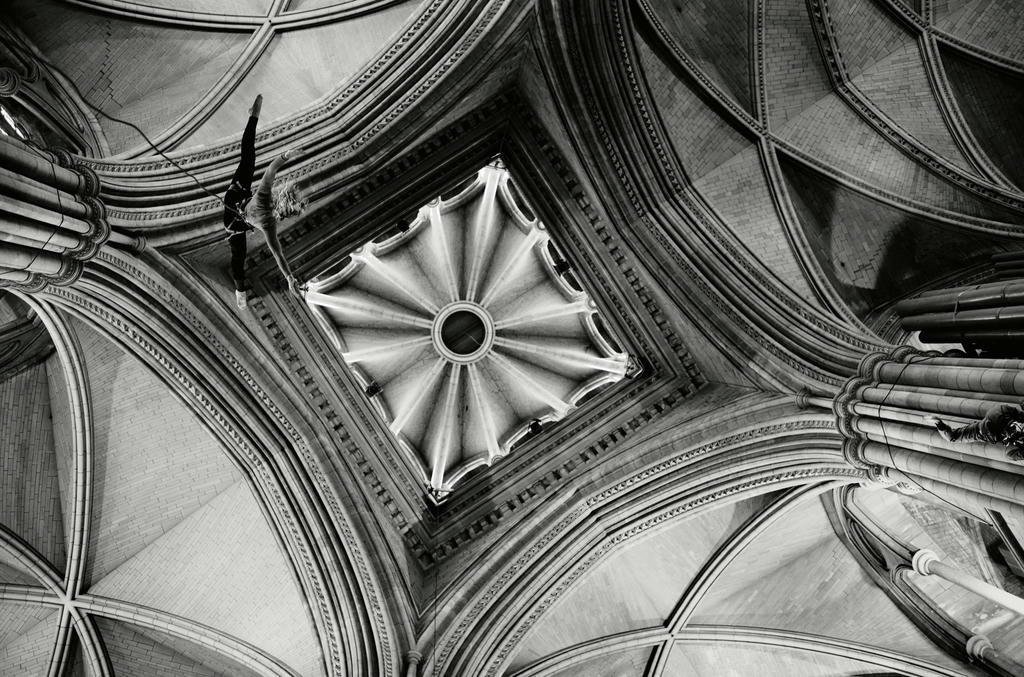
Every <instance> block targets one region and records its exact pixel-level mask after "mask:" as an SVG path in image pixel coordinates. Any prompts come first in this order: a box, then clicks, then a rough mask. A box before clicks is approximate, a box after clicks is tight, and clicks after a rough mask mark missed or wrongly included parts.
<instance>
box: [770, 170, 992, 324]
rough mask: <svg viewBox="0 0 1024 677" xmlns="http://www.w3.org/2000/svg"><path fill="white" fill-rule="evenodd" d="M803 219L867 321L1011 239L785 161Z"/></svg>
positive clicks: (834, 277) (825, 265)
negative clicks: (916, 210)
mask: <svg viewBox="0 0 1024 677" xmlns="http://www.w3.org/2000/svg"><path fill="white" fill-rule="evenodd" d="M781 165H782V169H783V175H784V176H785V179H786V185H787V187H788V190H789V195H790V199H791V200H792V202H793V206H794V207H795V209H796V213H797V218H798V219H799V222H800V225H801V227H802V228H803V229H804V235H805V237H806V239H807V242H808V244H809V245H810V248H811V251H812V252H813V254H814V256H816V257H817V258H818V263H819V265H820V267H821V269H822V271H824V273H825V275H826V276H828V277H829V278H830V279H831V281H832V284H833V286H834V288H835V289H836V291H837V292H838V293H839V295H840V297H842V298H844V299H845V300H846V301H847V303H848V304H849V305H850V308H851V309H852V310H853V311H854V312H855V313H857V314H859V315H861V316H862V317H864V316H865V315H866V313H867V312H868V311H869V310H870V309H871V308H875V307H877V306H878V305H879V304H883V303H887V302H889V301H891V300H893V299H895V298H898V297H900V296H902V295H905V294H908V293H910V292H911V291H913V290H914V289H915V288H917V287H919V286H921V285H924V284H927V283H928V281H929V280H933V279H938V278H940V277H942V276H943V275H946V274H947V273H948V271H949V270H950V269H952V268H959V267H962V266H963V265H965V264H966V265H973V264H981V263H984V262H986V261H987V260H988V256H989V254H991V253H992V252H994V251H999V250H1000V249H1001V248H1003V247H1005V246H1008V245H1009V242H1010V240H1008V239H1004V238H999V237H996V236H992V235H979V234H978V233H973V232H970V231H967V230H964V229H960V228H957V227H955V226H951V225H948V224H944V223H939V222H936V221H933V220H931V219H926V218H923V217H920V216H917V215H913V214H909V213H907V212H904V211H902V210H900V209H896V208H895V207H892V206H890V205H886V204H883V203H881V202H878V201H876V200H873V199H871V198H869V197H866V196H864V195H862V194H860V193H858V192H856V191H853V190H850V189H849V188H846V187H844V186H841V185H840V184H838V183H836V182H834V181H831V180H830V179H828V178H827V177H825V176H823V175H821V174H819V173H818V172H816V171H815V170H813V169H810V168H808V167H805V166H804V165H802V164H801V163H799V162H796V161H791V160H786V159H783V161H782V163H781Z"/></svg>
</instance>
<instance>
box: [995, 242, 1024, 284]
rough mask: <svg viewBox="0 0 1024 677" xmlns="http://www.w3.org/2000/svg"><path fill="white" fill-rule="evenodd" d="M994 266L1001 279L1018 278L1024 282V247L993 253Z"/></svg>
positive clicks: (996, 274)
mask: <svg viewBox="0 0 1024 677" xmlns="http://www.w3.org/2000/svg"><path fill="white" fill-rule="evenodd" d="M992 267H993V268H995V276H996V277H997V278H998V279H1000V280H1012V279H1016V280H1017V281H1018V282H1024V249H1021V250H1020V251H1015V252H1000V253H999V254H993V255H992Z"/></svg>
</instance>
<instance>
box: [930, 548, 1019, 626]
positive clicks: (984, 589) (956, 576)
mask: <svg viewBox="0 0 1024 677" xmlns="http://www.w3.org/2000/svg"><path fill="white" fill-rule="evenodd" d="M911 566H913V567H914V571H916V572H917V573H919V574H921V575H922V576H931V575H935V576H938V577H939V578H942V579H944V580H947V581H949V582H950V583H953V584H954V585H957V586H959V587H961V588H963V589H964V590H970V591H971V592H973V593H974V594H976V595H978V596H979V597H984V598H985V599H987V600H989V601H991V602H995V603H996V604H998V605H999V606H1001V607H1004V608H1006V609H1009V610H1010V611H1013V612H1014V613H1016V614H1018V615H1020V616H1024V599H1021V598H1020V597H1017V596H1016V595H1011V594H1010V593H1008V592H1007V591H1005V590H1003V589H1001V588H997V587H996V586H994V585H990V584H989V583H986V582H985V581H983V580H980V579H977V578H975V577H974V576H971V575H969V574H965V573H964V572H962V571H960V570H959V569H957V568H956V567H951V566H949V565H948V564H946V563H945V562H943V561H941V560H940V559H939V557H938V555H936V554H935V553H934V552H932V551H931V550H918V551H917V552H915V553H914V559H913V560H912V562H911Z"/></svg>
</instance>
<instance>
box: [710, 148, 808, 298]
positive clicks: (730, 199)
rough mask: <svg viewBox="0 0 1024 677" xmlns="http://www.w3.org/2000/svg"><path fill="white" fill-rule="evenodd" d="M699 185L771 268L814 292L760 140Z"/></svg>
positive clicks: (795, 286)
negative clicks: (774, 191)
mask: <svg viewBox="0 0 1024 677" xmlns="http://www.w3.org/2000/svg"><path fill="white" fill-rule="evenodd" d="M694 187H695V188H696V189H697V192H699V193H700V194H701V195H703V196H704V198H705V199H706V200H707V201H708V202H709V203H710V204H711V206H712V207H713V208H714V209H715V210H716V211H717V212H718V214H719V215H720V216H721V217H722V219H723V220H724V221H725V223H726V224H727V225H728V227H729V228H730V229H731V230H732V232H733V233H734V234H735V235H736V237H737V238H739V240H740V242H742V243H743V244H744V245H745V246H746V247H747V249H748V250H749V251H750V253H751V254H752V255H753V256H755V257H757V258H758V259H759V260H760V261H761V263H763V264H764V265H765V266H766V267H767V268H768V270H770V271H771V272H772V273H773V274H775V275H776V276H777V277H778V278H779V279H781V280H782V281H783V282H784V283H785V284H786V285H787V286H789V288H790V289H792V290H793V291H794V292H796V293H797V294H798V295H799V296H800V297H802V298H804V299H808V300H810V299H813V298H814V292H813V291H812V290H811V288H810V286H809V285H808V283H807V279H806V278H805V277H804V273H803V269H802V267H801V264H800V261H799V260H798V259H797V256H796V253H795V252H794V251H793V249H792V248H791V247H790V246H789V244H788V235H787V233H786V227H785V225H783V223H782V220H781V219H780V218H779V213H778V210H777V209H776V206H775V201H774V199H773V197H772V193H771V190H770V189H769V186H768V181H767V179H766V178H765V175H764V165H763V164H762V162H761V155H760V153H759V152H758V149H757V147H756V146H748V147H747V148H746V149H745V150H743V151H741V152H740V153H737V154H736V155H734V156H733V157H732V159H730V160H728V161H727V162H725V163H724V164H722V165H719V166H718V167H716V168H715V169H713V170H712V171H710V172H709V173H707V174H705V175H704V176H703V177H701V178H700V179H699V180H697V181H696V182H694Z"/></svg>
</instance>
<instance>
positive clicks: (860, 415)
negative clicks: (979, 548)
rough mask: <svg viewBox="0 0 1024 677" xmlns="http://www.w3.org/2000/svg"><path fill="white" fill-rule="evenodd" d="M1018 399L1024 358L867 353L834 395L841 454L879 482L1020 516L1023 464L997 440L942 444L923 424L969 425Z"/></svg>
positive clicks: (906, 350) (1022, 396) (1023, 393)
mask: <svg viewBox="0 0 1024 677" xmlns="http://www.w3.org/2000/svg"><path fill="white" fill-rule="evenodd" d="M1021 401H1024V360H1010V359H1007V360H993V359H978V358H968V357H965V356H963V354H962V353H959V352H958V351H956V352H952V353H946V354H940V353H937V352H929V353H921V352H919V351H917V350H915V349H913V348H910V347H907V346H903V347H900V348H896V349H895V350H893V351H892V352H891V353H889V354H885V353H872V354H870V355H868V356H866V357H865V358H864V359H863V360H862V361H861V364H860V367H859V369H858V376H856V377H854V378H852V379H850V381H848V382H847V383H846V384H845V386H844V387H843V389H842V390H841V391H840V393H839V394H838V395H837V396H836V398H835V399H834V400H833V410H834V412H835V414H836V418H837V424H838V428H839V431H840V432H841V433H842V434H843V435H844V436H845V437H846V438H847V439H846V443H845V446H844V453H845V454H846V457H847V459H848V460H849V461H850V462H851V463H853V464H854V465H856V466H858V467H862V468H865V469H867V470H868V472H869V473H870V474H871V475H872V477H874V478H875V479H877V480H878V481H880V482H882V483H884V484H897V485H898V486H899V487H900V488H903V489H910V490H918V491H927V492H929V493H931V494H934V495H936V496H938V497H939V498H940V499H942V500H944V501H947V502H949V503H950V504H952V505H954V506H958V507H963V508H964V509H965V510H967V511H969V512H977V511H978V510H979V509H981V508H990V509H993V510H997V511H999V512H1001V513H1003V514H1007V515H1014V516H1016V517H1018V518H1022V519H1024V466H1022V465H1020V464H1017V463H1014V462H1012V461H1010V460H1009V459H1008V458H1007V456H1006V449H1005V448H1004V447H1003V446H1001V445H995V444H985V443H980V442H971V443H964V442H960V443H954V442H947V441H946V440H945V439H943V438H942V436H941V435H939V433H938V431H937V430H935V428H934V427H933V426H932V425H931V424H930V423H929V422H928V420H927V419H928V417H929V416H933V415H934V416H938V417H940V418H942V419H943V420H945V421H946V422H947V423H949V424H950V425H952V426H961V425H967V424H969V423H972V422H974V421H976V420H978V419H980V418H982V417H984V416H985V414H986V413H987V412H989V411H990V410H992V409H994V408H997V407H1000V406H1002V405H1004V404H1008V403H1012V404H1017V403H1020V402H1021Z"/></svg>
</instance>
